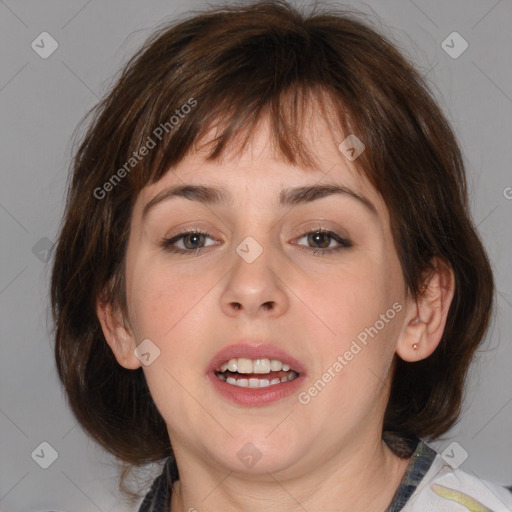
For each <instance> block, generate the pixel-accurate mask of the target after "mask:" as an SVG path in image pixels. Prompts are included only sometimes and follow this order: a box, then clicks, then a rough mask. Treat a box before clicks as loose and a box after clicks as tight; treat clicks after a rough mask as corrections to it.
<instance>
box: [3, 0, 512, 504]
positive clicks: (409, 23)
mask: <svg viewBox="0 0 512 512" xmlns="http://www.w3.org/2000/svg"><path fill="white" fill-rule="evenodd" d="M211 4H213V5H215V4H216V2H215V1H213V2H211ZM205 5H206V4H205V3H204V2H198V1H196V2H190V1H188V2H186V1H184V0H180V1H174V2H169V1H163V0H153V1H151V2H142V1H138V2H136V1H133V0H132V1H129V2H127V1H120V0H116V1H110V2H101V1H99V0H90V1H86V0H75V1H69V0H68V1H63V0H62V1H57V0H51V1H45V2H41V1H35V0H34V1H23V0H0V42H1V44H0V58H1V61H0V63H1V65H0V119H1V122H0V144H1V160H0V165H1V178H2V187H1V191H0V226H1V234H2V237H1V254H0V262H1V268H0V314H1V357H0V432H1V436H0V454H1V455H0V510H1V511H9V512H10V511H37V510H39V511H42V510H50V509H53V510H61V511H69V512H71V511H85V510H87V511H89V510H91V511H97V510H100V511H102V512H107V511H120V510H134V507H133V506H132V507H130V506H128V505H126V504H123V503H122V501H121V497H120V495H119V493H118V492H117V491H116V488H117V470H116V467H115V464H114V462H113V460H112V459H111V457H109V456H108V455H106V454H104V453H103V452H102V450H101V449H99V448H98V447H97V446H96V445H95V444H94V443H93V442H92V441H90V440H88V438H87V437H86V436H85V434H84V433H83V432H82V430H81V429H80V427H79V426H77V424H76V421H75V419H74V418H73V416H72V415H71V413H70V412H69V410H68V408H67V406H66V402H65V399H64V396H63V393H62V391H61V389H60V386H59V383H58V381H57V377H56V372H55V368H54V362H53V354H52V348H51V347H52V345H51V335H50V328H51V325H50V323H49V321H48V292H47V287H48V278H49V264H48V263H45V261H44V260H45V259H46V257H47V252H46V250H47V249H48V248H49V246H50V244H51V242H53V241H55V237H56V233H57V229H58V225H59V222H60V216H61V214H62V210H63V199H64V192H65V185H66V178H67V169H68V165H69V161H70V156H71V143H70V141H71V135H72V133H73V130H74V129H75V127H76V125H77V123H78V122H79V120H80V119H81V118H82V116H83V115H84V114H85V113H86V111H88V110H89V109H90V108H91V107H92V106H93V105H94V104H95V103H96V102H97V101H98V99H99V98H100V97H101V96H102V95H103V94H104V93H105V92H106V91H107V90H108V87H109V85H110V84H111V83H112V77H113V76H114V74H115V73H116V72H117V71H118V70H119V69H120V67H121V65H122V64H123V63H124V62H126V60H127V58H128V57H129V56H130V55H131V54H132V53H133V52H134V51H135V50H136V48H137V47H138V46H139V45H140V44H141V43H142V41H143V40H144V39H145V38H146V37H147V36H148V35H149V34H150V33H151V29H152V28H153V27H154V26H155V25H157V24H158V23H160V22H161V21H162V20H163V19H164V18H172V17H175V16H177V15H178V14H179V13H181V12H183V11H185V10H187V9H191V8H200V7H203V6H205ZM349 5H353V6H355V7H357V8H359V9H360V10H362V11H363V12H367V13H370V12H372V11H373V12H374V13H375V15H377V16H378V17H380V18H381V20H382V21H383V23H384V24H385V25H386V28H385V29H384V31H385V33H386V34H388V35H389V36H391V37H392V38H393V39H394V40H395V41H397V42H398V43H399V44H400V47H401V48H402V50H403V51H405V52H406V53H407V54H408V55H409V56H410V57H411V58H412V59H413V60H414V61H415V63H416V64H417V65H418V66H419V68H420V69H421V70H422V71H423V73H425V74H427V76H428V79H429V81H430V82H431V84H432V86H433V87H434V91H435V94H436V96H437V98H438V99H439V101H440V102H441V105H442V107H443V108H444V110H445V111H446V113H447V115H448V117H449V119H450V120H451V122H452V123H453V125H454V127H455V130H456V132H457V134H458V137H459V140H460V143H461V146H462V149H463V152H464V155H465V158H466V162H467V169H468V173H469V177H470V185H471V187H470V189H471V201H472V211H473V215H474V219H475V222H476V223H477V224H478V229H479V231H480V233H481V236H482V237H483V240H484V243H485V244H486V247H487V249H488V251H489V254H490V257H491V259H492V262H493V265H494V269H495V272H496V280H497V285H498V296H497V297H498V301H497V310H496V312H497V315H496V320H495V322H494V324H493V327H492V329H491V331H490V333H489V336H488V337H487V341H486V344H485V346H484V347H483V348H482V350H481V351H480V352H479V353H478V356H477V359H476V360H475V364H474V365H473V367H472V371H471V379H470V382H469V386H468V393H467V399H466V401H465V407H464V413H463V416H462V419H461V420H460V422H459V424H458V425H457V426H456V427H455V428H454V429H452V431H450V433H449V435H448V436H447V437H446V439H445V440H444V441H440V442H437V443H435V445H434V446H435V448H437V449H438V450H439V451H442V450H444V449H445V448H447V447H448V446H449V445H450V443H452V442H453V441H456V442H457V443H459V445H460V446H461V448H458V447H455V452H454V453H455V454H456V456H457V457H460V456H461V454H463V453H464V452H462V448H463V449H464V450H466V451H467V453H468V458H467V460H466V461H465V462H464V463H463V465H462V466H461V468H462V469H463V470H464V471H466V472H468V473H472V474H475V475H477V476H478V477H479V478H483V479H486V480H491V481H495V482H497V483H501V484H507V485H512V441H511V433H512V403H511V402H512V371H511V369H510V362H511V360H512V357H511V356H512V343H511V339H510V331H511V329H512V320H511V319H512V279H511V275H512V272H511V270H512V267H511V258H510V251H511V249H512V236H511V234H512V230H511V220H512V199H511V198H512V189H510V188H508V187H512V175H511V168H510V163H511V161H512V159H511V156H512V143H511V135H512V81H511V78H512V73H511V57H510V55H511V51H512V31H511V30H510V27H511V26H512V3H511V2H510V1H509V0H501V1H496V0H473V1H467V0H456V1H455V0H452V1H450V2H445V1H426V0H415V1H412V0H393V1H389V0H388V1H386V2H377V1H376V0H374V1H370V2H364V3H363V2H356V1H353V2H351V3H349ZM44 31H46V32H49V33H50V34H51V36H52V37H53V38H54V39H55V40H56V41H57V42H58V44H59V46H58V49H57V50H56V51H55V52H54V53H53V54H52V55H51V56H50V57H49V58H47V59H42V58H41V57H40V56H39V55H38V54H37V53H36V52H35V51H34V50H33V49H32V47H31V43H32V41H33V40H35V39H36V37H37V36H38V35H39V34H40V33H41V32H44ZM453 31H456V32H458V33H459V34H460V35H461V36H462V37H463V38H464V39H465V40H466V41H467V42H468V44H469V47H468V49H467V50H466V51H465V52H464V53H463V54H462V55H460V56H459V57H458V58H452V57H450V56H449V55H448V54H447V53H446V52H445V51H444V49H443V48H442V47H441V43H442V42H443V41H444V40H445V39H446V38H447V36H448V35H449V34H451V33H452V32H453ZM450 44H451V43H450ZM454 44H455V45H456V48H457V45H458V44H459V43H458V42H457V43H454ZM507 196H508V198H507ZM42 442H48V443H49V444H50V445H51V446H52V447H53V448H54V449H55V450H56V451H57V452H58V458H57V459H56V460H55V462H54V463H53V464H52V465H51V466H50V467H49V468H48V469H42V468H41V467H40V466H39V465H38V464H36V462H35V460H34V459H33V458H32V457H31V454H32V453H33V452H34V450H35V449H36V448H37V447H38V446H39V445H40V443H42ZM36 453H39V455H40V457H39V459H38V460H39V461H42V462H44V460H43V459H45V458H46V460H47V461H48V459H47V458H48V457H49V456H50V455H49V451H48V449H47V450H46V452H44V453H45V455H44V456H41V451H40V449H39V451H36ZM34 458H37V457H34ZM155 469H156V468H153V471H154V470H155Z"/></svg>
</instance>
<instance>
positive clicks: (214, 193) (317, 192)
mask: <svg viewBox="0 0 512 512" xmlns="http://www.w3.org/2000/svg"><path fill="white" fill-rule="evenodd" d="M335 194H341V195H345V196H348V197H351V198H353V199H355V200H357V201H358V202H359V203H361V204H362V205H363V206H365V207H366V209H367V210H368V211H369V212H370V213H372V214H373V215H376V216H378V213H377V209H376V208H375V206H374V205H373V203H372V202H371V201H370V200H369V199H367V198H366V197H364V196H362V195H361V194H358V193H357V192H355V191H354V190H352V189H350V188H348V187H345V186H343V185H337V184H317V185H309V186H303V187H293V188H287V189H285V190H282V191H281V193H280V195H279V204H280V205H281V206H296V205H298V204H302V203H310V202H312V201H315V200H317V199H321V198H323V197H327V196H331V195H335ZM177 197H184V198H186V199H189V200H191V201H198V202H201V203H206V204H220V203H226V204H231V203H232V201H233V198H232V196H231V194H230V193H229V192H228V190H227V189H225V188H223V187H211V186H205V185H176V186H173V187H169V188H166V189H165V190H162V191H161V192H160V193H158V194H157V195H156V196H155V197H154V198H153V199H151V201H149V202H148V203H147V204H146V206H144V209H143V211H142V218H143V219H144V218H145V217H146V216H147V215H148V213H149V211H150V210H151V209H153V208H154V207H155V206H156V205H157V204H160V203H162V202H163V201H167V200H170V199H174V198H177Z"/></svg>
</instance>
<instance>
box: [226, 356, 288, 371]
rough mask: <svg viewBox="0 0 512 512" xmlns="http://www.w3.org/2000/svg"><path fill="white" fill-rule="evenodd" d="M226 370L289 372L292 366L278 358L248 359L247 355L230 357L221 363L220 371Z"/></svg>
mask: <svg viewBox="0 0 512 512" xmlns="http://www.w3.org/2000/svg"><path fill="white" fill-rule="evenodd" d="M226 370H229V371H230V372H238V373H270V372H271V371H272V372H279V371H281V370H283V371H285V372H287V371H289V370H290V366H289V365H287V364H284V363H282V362H281V361H279V360H278V359H267V358H263V359H246V358H245V357H238V358H234V359H230V360H229V361H226V362H225V363H223V364H222V365H221V367H220V371H221V372H225V371H226Z"/></svg>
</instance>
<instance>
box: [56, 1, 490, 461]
mask: <svg viewBox="0 0 512 512" xmlns="http://www.w3.org/2000/svg"><path fill="white" fill-rule="evenodd" d="M310 100H311V101H318V102H319V104H320V105H324V106H325V105H327V103H329V105H330V106H331V109H334V113H335V119H336V120H337V122H338V123H339V126H338V128H340V129H341V130H342V133H356V134H357V137H359V138H360V139H361V140H362V141H363V143H364V144H365V146H366V150H365V151H364V152H363V153H362V154H361V156H360V157H359V158H358V159H357V165H358V168H359V169H360V172H361V173H362V174H363V175H364V176H366V178H367V179H368V180H369V181H370V182H371V183H372V184H373V185H374V186H375V188H376V189H377V190H378V192H379V193H380V194H381V195H382V197H383V198H384V200H385V202H386V205H387V207H388V210H389V213H390V218H391V227H392V233H393V238H394V243H395V247H396V250H397V253H398V255H399V259H400V262H401V267H402V271H403V276H404V280H405V284H406V287H407V291H408V293H409V295H410V296H411V297H414V298H417V297H418V296H419V294H421V292H422V285H423V284H424V282H425V281H424V278H425V275H426V274H428V272H429V271H431V270H432V269H433V265H434V263H435V261H437V262H440V263H442V264H446V265H448V266H450V267H451V268H452V269H453V272H454V275H455V287H456V288H455V296H454V298H453V301H452V304H451V307H450V310H449V315H448V320H447V324H446V328H445V331H444V334H443V337H442V340H441V342H440V344H439V346H438V348H437V349H436V350H435V352H434V353H433V354H432V355H431V356H430V357H428V358H426V359H424V360H422V361H420V362H417V363H407V362H405V361H403V360H401V359H399V358H398V357H396V359H395V369H394V376H393V381H392V388H391V394H390V399H389V403H388V406H387V410H386V414H385V418H384V425H383V430H384V431H385V432H398V433H401V434H405V435H409V436H418V437H430V438H432V439H434V438H437V437H439V436H440V435H441V434H442V433H444V432H446V431H447V430H448V429H449V428H450V426H452V425H453V424H454V422H455V421H456V419H457V417H458V415H459V414H460V409H461V402H462V398H463V391H464V380H465V376H466V373H467V370H468V367H469V364H470V362H471V360H472V357H473V354H474V352H475V350H476V349H477V347H478V345H479V343H480V342H481V341H482V339H483V336H484V333H485V331H486V329H487V326H488V322H489V319H490V315H491V309H492V303H493V296H494V288H493V276H492V272H491V268H490V265H489V261H488V258H487V256H486V253H485V251H484V249H483V247H482V244H481V242H480V240H479V238H478V236H477V233H476V230H475V227H474V226H473V224H472V221H471V218H470V214H469V207H468V197H467V190H466V178H465V172H464V166H463V161H462V157H461V153H460V150H459V148H458V145H457V142H456V140H455V137H454V134H453V132H452V130H451V128H450V126H449V124H448V123H447V121H446V119H445V117H444V116H443V114H442V112H441V111H440V109H439V107H438V106H437V104H436V102H435V101H434V99H433V96H432V94H431V93H430V92H429V89H428V87H427V85H426V84H425V82H424V80H423V79H422V78H421V76H420V75H419V74H418V72H417V71H415V70H414V69H413V67H412V66H411V65H410V64H409V63H408V62H407V61H406V59H405V58H404V57H403V56H402V55H401V54H400V53H399V52H398V51H397V49H396V48H395V47H394V46H393V45H392V44H391V43H390V42H388V41H387V39H386V38H384V37H383V36H381V35H379V33H378V32H377V31H376V30H375V29H374V28H371V27H370V25H369V24H368V23H367V22H366V21H360V19H359V18H358V16H357V15H355V14H353V13H347V12H346V11H340V10H337V9H335V8H331V7H329V8H324V9H323V10H321V11H320V10H318V9H317V7H315V8H314V9H313V11H312V12H311V13H309V14H305V13H302V12H300V11H298V10H297V9H296V8H293V7H291V6H289V5H288V4H287V3H285V2H284V1H263V2H256V3H254V2H251V3H250V4H247V5H237V6H233V5H231V6H225V7H220V8H216V9H212V10H210V11H205V12H201V13H199V14H197V13H195V14H194V15H192V16H190V17H188V18H187V19H184V20H181V21H180V22H174V23H172V24H170V25H169V24H166V25H165V26H164V27H163V28H160V29H159V30H157V31H156V32H155V33H154V34H153V36H152V37H151V38H150V39H149V40H148V41H147V42H146V43H145V45H144V46H143V47H142V49H141V50H140V51H139V52H138V53H137V54H136V55H135V56H134V57H133V58H132V59H131V60H130V61H129V62H128V64H127V65H126V67H125V68H124V70H123V71H122V74H121V75H120V77H119V79H118V80H117V82H116V84H115V86H114V87H113V89H112V91H111V92H110V93H109V94H108V95H107V96H106V97H105V98H104V99H103V100H102V101H101V102H100V103H99V104H98V105H97V106H96V107H95V108H94V109H93V110H92V111H91V113H90V114H92V115H93V119H92V121H91V123H90V125H89V128H88V130H87V132H86V133H85V135H84V136H83V138H82V141H81V143H80V145H79V147H78V148H77V150H76V154H75V157H74V161H73V169H72V172H73V174H72V181H71V183H70V188H69V192H68V199H67V205H66V211H65V216H64V220H63V225H62V229H61V232H60V236H59V240H58V244H57V247H56V253H55V259H54V264H53V275H52V283H51V298H52V307H53V315H54V320H55V326H56V333H55V339H56V345H55V354H56V361H57V368H58V372H59V376H60V378H61V380H62V382H63V384H64V386H65V388H66V391H67V394H68V397H69V402H70V404H71V407H72V410H73V412H74V414H75V415H76V417H77V418H78V420H79V421H80V423H81V424H82V426H83V427H84V428H85V429H86V430H87V432H89V434H91V435H92V436H93V437H94V438H95V439H96V440H97V441H98V442H99V443H100V444H101V445H102V446H104V447H105V448H106V449H107V450H109V451H110V452H112V453H113V454H115V455H116V456H117V457H119V458H121V459H122V460H123V461H126V462H128V463H130V464H133V465H141V464H144V463H148V462H151V461H157V460H160V459H163V458H165V457H167V456H169V455H171V454H172V449H171V446H170V442H169V438H168V433H167V430H166V426H165V423H164V421H163V419H162V417H161V415H160V414H159V412H158V411H157V409H156V406H155V405H154V403H153V401H152V400H151V397H150V396H149V391H148V387H147V385H146V381H145V378H144V374H143V372H142V370H141V369H138V370H126V369H124V368H122V367H121V366H120V365H119V364H118V363H117V362H116V360H115V358H114V356H113V354H112V351H111V350H110V348H109V347H108V345H107V343H106V341H105V339H104V336H103V333H102V330H101V327H100V323H99V321H98V319H97V317H96V313H95V303H96V301H97V299H98V297H100V296H102V294H103V297H104V298H105V299H106V300H108V301H111V302H112V303H117V304H120V305H121V306H122V307H123V309H124V308H125V307H126V297H125V296H124V293H125V290H124V270H125V269H124V255H125V250H126V242H127V238H128V233H129V229H130V216H131V211H132V206H133V204H134V201H135V199H136V197H137V194H138V193H139V192H140V190H141V189H142V188H143V187H144V186H146V185H148V184H150V183H153V182H155V181H156V180H158V179H159V178H161V177H162V176H163V175H164V174H165V173H166V172H167V171H168V170H169V169H170V168H171V167H172V166H175V165H177V164H178V163H179V162H180V161H181V160H182V159H183V157H184V156H185V154H186V153H187V152H189V151H191V150H193V149H194V144H195V143H196V142H197V141H198V140H200V139H201V137H202V136H203V135H204V134H205V133H206V130H207V129H208V128H209V127H210V126H212V125H214V124H215V123H218V125H219V127H220V128H222V130H220V133H219V135H218V137H216V138H215V139H214V140H213V141H211V144H212V146H211V152H210V155H209V159H217V158H219V157H220V156H221V155H222V154H223V151H224V150H225V148H226V147H228V146H229V144H230V143H234V141H235V139H236V140H238V136H239V135H240V134H242V133H245V134H246V137H245V139H244V141H243V143H242V144H241V145H240V149H243V147H244V146H245V143H246V141H247V140H248V139H249V137H250V134H251V133H252V129H253V128H254V126H255V124H256V122H257V121H258V120H259V119H260V118H261V116H262V115H264V114H268V115H269V119H270V126H271V133H272V137H273V142H274V143H275V147H276V148H278V149H279V152H280V154H281V156H282V157H283V158H284V159H285V160H286V161H287V162H289V163H291V164H301V165H303V166H304V167H311V166H312V165H314V159H313V158H312V156H311V154H310V152H309V151H308V148H307V147H306V144H305V143H304V141H303V138H302V137H301V131H300V126H302V121H303V120H304V119H303V118H304V111H305V110H304V108H305V105H306V104H307V103H308V101H310ZM186 104H188V105H189V106H190V107H191V108H189V109H188V113H187V114H186V115H181V113H183V112H185V108H184V107H183V106H184V105H186ZM173 116H174V117H175V118H178V117H179V121H178V123H177V124H174V121H170V120H171V118H172V117H173ZM86 119H87V118H86ZM166 123H167V124H166ZM158 127H160V131H158V132H156V133H159V134H160V137H157V136H156V135H155V130H156V128H158ZM150 139H151V140H152V141H153V142H155V143H156V145H157V148H156V150H154V151H153V150H151V151H148V152H147V154H145V156H144V157H141V154H142V151H141V148H142V147H143V146H146V147H148V146H149V145H150V142H149V141H150ZM157 139H158V141H157ZM340 142H341V141H340ZM139 157H140V158H139ZM130 159H133V160H130ZM132 164H133V165H132ZM121 169H124V171H125V172H122V171H121ZM114 175H116V176H117V178H114ZM107 183H108V184H110V185H107Z"/></svg>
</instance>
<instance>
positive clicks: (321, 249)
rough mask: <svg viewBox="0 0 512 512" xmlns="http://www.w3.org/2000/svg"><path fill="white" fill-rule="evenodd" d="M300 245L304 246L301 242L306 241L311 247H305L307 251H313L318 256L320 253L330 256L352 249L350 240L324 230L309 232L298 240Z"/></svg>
mask: <svg viewBox="0 0 512 512" xmlns="http://www.w3.org/2000/svg"><path fill="white" fill-rule="evenodd" d="M297 240H298V242H297V244H298V245H302V244H301V243H300V242H301V240H304V241H305V242H306V243H307V244H309V245H310V247H304V249H305V250H307V251H313V253H314V254H315V255H316V254H317V253H320V254H322V255H324V254H329V253H333V252H337V251H341V250H343V249H349V248H350V247H352V243H351V242H350V240H347V239H346V238H343V237H342V236H340V235H338V234H337V233H335V232H333V231H328V230H324V229H315V230H313V231H307V232H305V233H303V234H302V235H301V237H300V238H298V239H297Z"/></svg>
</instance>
